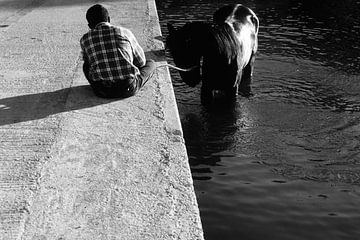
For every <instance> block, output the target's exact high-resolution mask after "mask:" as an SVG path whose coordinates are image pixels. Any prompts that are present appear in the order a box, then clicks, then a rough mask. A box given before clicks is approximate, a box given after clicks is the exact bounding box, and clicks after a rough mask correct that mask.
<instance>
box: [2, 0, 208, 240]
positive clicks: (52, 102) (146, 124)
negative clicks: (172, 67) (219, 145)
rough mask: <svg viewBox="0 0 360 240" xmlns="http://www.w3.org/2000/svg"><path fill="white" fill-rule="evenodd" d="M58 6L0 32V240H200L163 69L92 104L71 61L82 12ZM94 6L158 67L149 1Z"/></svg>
mask: <svg viewBox="0 0 360 240" xmlns="http://www.w3.org/2000/svg"><path fill="white" fill-rule="evenodd" d="M36 2H37V4H39V3H38V1H36ZM61 2H67V1H65V0H63V1H55V2H53V1H50V0H49V1H43V2H42V4H40V6H39V7H37V8H35V9H33V10H32V11H29V13H27V14H26V15H24V16H21V18H19V19H18V20H17V21H14V22H13V23H12V24H11V25H10V26H9V28H8V29H7V30H6V31H3V32H0V34H1V35H0V40H1V42H3V40H7V42H6V43H4V44H3V43H2V44H1V45H0V50H4V52H3V55H1V56H0V57H2V58H4V56H6V54H8V55H7V56H9V57H8V60H9V61H7V62H6V63H4V62H1V63H0V67H3V68H1V69H4V70H0V71H1V72H0V74H1V75H2V76H3V77H2V78H0V82H1V83H0V84H2V85H3V86H7V88H6V87H5V90H4V88H3V89H2V90H1V91H2V92H1V98H0V105H3V107H2V109H0V114H2V115H1V116H2V117H3V116H4V114H6V117H5V118H3V119H2V120H0V123H1V125H0V133H1V134H5V135H3V136H7V139H6V140H4V139H2V140H1V143H0V144H1V145H0V149H1V152H0V164H1V165H0V168H1V169H4V171H3V172H1V173H0V196H1V197H0V216H1V217H0V236H1V237H0V239H41V240H43V239H57V240H60V239H63V240H65V239H66V240H67V239H87V240H89V239H97V240H98V239H191V240H192V239H203V233H202V228H201V221H200V217H199V210H198V207H197V203H196V197H195V193H194V189H193V182H192V178H191V173H190V168H189V165H188V159H187V155H186V149H185V145H184V140H183V137H182V131H181V125H180V122H179V116H178V112H177V106H176V102H175V99H174V93H173V89H172V84H171V80H170V75H169V72H168V69H165V68H162V69H158V70H157V72H156V74H155V75H154V77H153V78H152V80H151V81H150V82H149V83H148V84H147V85H146V86H145V88H144V89H143V90H142V91H141V92H140V93H139V94H137V95H136V96H134V97H131V98H129V99H124V100H106V99H100V98H97V97H95V96H94V95H93V93H92V92H91V89H90V88H89V86H88V84H87V82H86V80H85V78H84V77H83V75H82V72H81V62H80V60H79V58H78V54H79V43H78V40H79V39H80V37H81V35H82V34H83V33H84V32H85V31H87V29H86V23H85V19H84V15H85V12H86V10H87V8H88V7H89V6H90V5H91V4H92V3H91V1H74V4H73V5H72V4H69V3H67V4H65V3H64V4H61ZM105 5H106V6H107V7H108V9H109V12H110V15H111V17H112V22H113V23H114V24H121V25H123V26H125V27H128V28H130V29H132V30H133V32H134V34H135V35H136V37H137V38H138V40H140V44H141V45H142V46H143V47H144V48H145V50H146V51H147V55H148V57H149V56H150V57H152V58H155V60H157V61H164V55H161V54H160V55H159V53H157V54H155V52H156V51H158V50H161V49H163V45H162V43H161V42H159V41H158V40H156V39H155V37H157V36H160V35H161V33H160V27H159V23H158V17H157V13H156V6H155V2H154V1H153V0H149V1H145V0H135V1H134V0H127V1H124V0H122V1H106V2H105ZM42 19H43V20H45V21H43V20H42ZM26 27H27V28H26ZM19 28H20V29H19ZM5 33H6V34H5ZM19 34H21V36H19ZM31 34H32V35H31ZM31 40H33V41H32V42H31ZM26 45H27V46H26ZM19 55H20V56H21V57H19ZM34 61H35V62H34ZM4 76H5V77H4ZM6 76H7V77H6ZM9 84H10V86H9ZM6 109H7V111H6ZM9 139H10V140H9ZM6 170H8V172H6ZM4 213H6V214H4Z"/></svg>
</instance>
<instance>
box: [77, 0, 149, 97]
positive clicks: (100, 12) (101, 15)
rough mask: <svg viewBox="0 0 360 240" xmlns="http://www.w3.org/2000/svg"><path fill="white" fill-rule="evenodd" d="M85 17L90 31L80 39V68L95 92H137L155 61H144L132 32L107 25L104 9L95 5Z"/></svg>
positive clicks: (120, 94) (116, 94) (122, 94)
mask: <svg viewBox="0 0 360 240" xmlns="http://www.w3.org/2000/svg"><path fill="white" fill-rule="evenodd" d="M86 19H87V21H88V26H89V28H90V30H89V31H88V32H87V33H86V34H84V36H83V37H82V38H81V40H80V46H81V50H82V54H83V59H84V65H83V71H84V74H85V77H86V78H87V80H88V81H89V83H90V85H91V87H92V89H93V90H94V92H95V94H96V95H97V96H99V97H104V98H126V97H130V96H133V95H134V94H135V93H136V92H137V91H139V90H140V89H141V88H142V87H143V86H144V84H145V83H146V82H147V81H148V79H149V78H150V77H151V75H152V73H153V71H154V69H155V62H154V61H153V60H148V61H146V58H145V54H144V50H143V49H142V48H141V47H140V45H139V43H138V42H137V40H136V38H135V36H134V34H133V33H132V32H131V31H130V30H129V29H126V28H124V27H119V26H113V25H111V24H110V17H109V13H108V11H107V9H106V8H105V7H104V6H102V5H100V4H96V5H94V6H92V7H90V8H89V10H88V11H87V13H86Z"/></svg>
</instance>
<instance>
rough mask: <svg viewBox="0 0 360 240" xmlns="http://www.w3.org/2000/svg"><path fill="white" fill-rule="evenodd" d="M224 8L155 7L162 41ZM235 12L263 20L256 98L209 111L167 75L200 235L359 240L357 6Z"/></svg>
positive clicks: (286, 1)
mask: <svg viewBox="0 0 360 240" xmlns="http://www.w3.org/2000/svg"><path fill="white" fill-rule="evenodd" d="M226 3H238V2H237V1H230V0H223V1H221V2H220V1H215V0H186V1H185V0H182V1H181V0H180V1H175V0H161V1H160V0H158V1H157V5H158V9H159V16H160V19H161V24H162V31H163V34H164V35H165V36H166V35H167V29H166V22H167V21H171V22H173V23H174V24H175V25H178V26H179V25H182V24H184V22H185V21H189V20H205V21H210V20H211V17H212V13H213V12H214V11H215V10H216V9H217V8H218V7H220V6H222V5H223V4H226ZM242 3H243V4H245V5H247V6H249V7H250V8H252V9H253V10H254V11H255V12H256V14H257V15H258V17H259V18H260V33H259V34H260V35H259V50H260V54H259V56H258V57H257V60H256V62H255V64H256V65H255V73H254V85H253V91H254V92H255V96H253V97H251V98H248V99H247V98H239V99H238V102H237V104H236V105H235V106H232V107H226V108H221V107H218V108H216V107H215V108H214V109H205V108H203V107H202V106H201V104H200V101H199V88H194V89H192V88H189V87H187V86H186V85H185V84H184V83H182V82H181V79H180V78H179V76H178V74H177V73H176V72H175V71H172V72H171V73H172V80H173V84H174V88H175V93H176V98H177V102H178V107H179V112H180V116H181V122H182V126H183V130H184V137H185V141H186V145H187V150H188V155H189V158H190V164H191V169H192V173H193V177H194V180H195V181H194V184H195V190H196V193H197V197H198V202H199V206H200V211H201V216H202V222H203V225H204V231H205V237H206V239H207V240H209V239H277V240H279V239H301V240H307V239H356V237H357V236H359V234H360V230H359V229H358V227H357V226H358V223H360V210H359V205H358V204H359V198H360V167H359V166H360V160H359V155H360V144H359V142H360V141H359V140H360V95H359V92H360V77H359V75H360V64H359V63H360V61H359V60H360V45H359V44H358V42H360V35H359V34H358V33H359V30H360V2H359V1H356V0H344V1H335V0H328V1H310V0H300V1H295V0H282V1H275V0H274V1H262V0H246V1H242ZM168 57H170V56H168ZM169 61H171V59H170V58H169Z"/></svg>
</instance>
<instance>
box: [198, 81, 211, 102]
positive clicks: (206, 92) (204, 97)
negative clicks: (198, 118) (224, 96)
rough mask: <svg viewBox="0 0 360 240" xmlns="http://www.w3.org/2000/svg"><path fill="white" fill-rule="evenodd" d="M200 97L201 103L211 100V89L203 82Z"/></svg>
mask: <svg viewBox="0 0 360 240" xmlns="http://www.w3.org/2000/svg"><path fill="white" fill-rule="evenodd" d="M200 99H201V103H202V104H203V105H208V104H210V103H211V101H212V100H213V90H212V89H211V88H210V87H209V86H207V84H204V82H203V83H202V85H201V95H200Z"/></svg>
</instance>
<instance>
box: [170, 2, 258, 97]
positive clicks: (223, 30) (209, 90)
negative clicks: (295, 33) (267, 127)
mask: <svg viewBox="0 0 360 240" xmlns="http://www.w3.org/2000/svg"><path fill="white" fill-rule="evenodd" d="M213 20H214V23H213V24H209V23H205V22H190V23H186V24H185V25H184V26H183V27H181V28H179V29H175V28H174V27H173V26H172V25H171V24H168V30H169V36H168V37H167V41H166V44H167V46H168V48H169V50H170V53H171V55H172V57H173V59H174V62H175V64H176V65H177V66H178V67H180V68H185V69H191V70H190V71H187V72H180V75H181V78H182V79H183V81H184V82H185V83H187V84H188V85H189V86H191V87H194V86H196V85H197V84H198V83H199V82H200V80H202V86H201V102H202V103H204V104H206V103H209V102H211V100H212V98H213V93H214V91H213V90H220V91H222V92H223V93H224V94H225V96H226V97H227V98H229V99H236V96H237V94H238V93H240V94H242V95H246V96H249V95H250V94H251V86H250V84H251V79H252V72H253V63H254V59H255V53H256V50H257V34H258V29H259V20H258V18H257V17H256V15H255V13H254V12H253V11H252V10H251V9H249V8H247V7H245V6H243V5H241V4H236V5H227V6H224V7H222V8H220V9H218V10H217V11H216V12H215V13H214V16H213ZM194 66H198V67H195V68H194Z"/></svg>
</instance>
